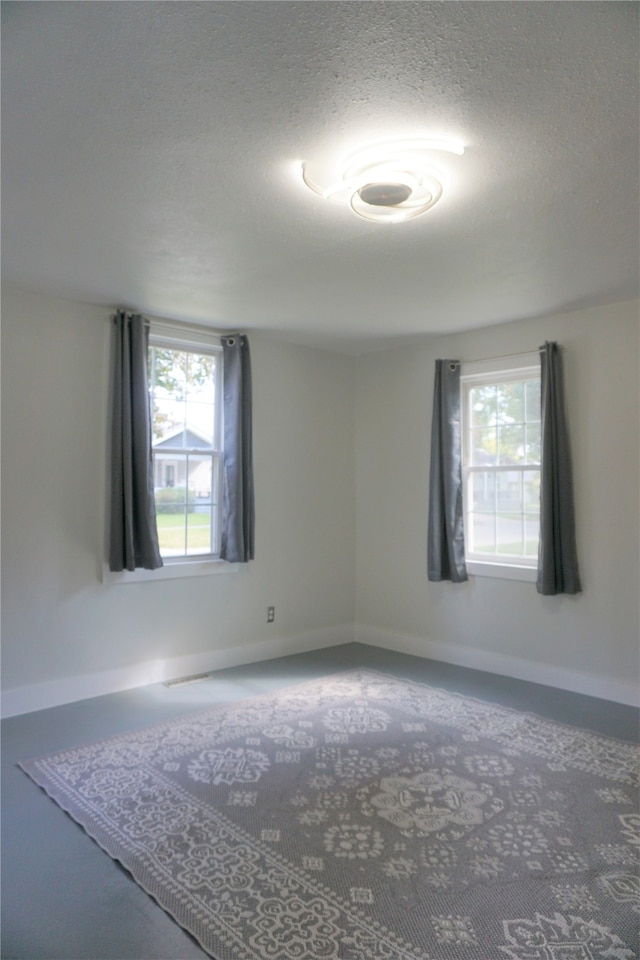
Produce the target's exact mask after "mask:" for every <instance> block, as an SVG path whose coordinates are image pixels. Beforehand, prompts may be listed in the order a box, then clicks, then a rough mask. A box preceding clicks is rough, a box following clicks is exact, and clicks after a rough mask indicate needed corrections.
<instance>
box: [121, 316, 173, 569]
mask: <svg viewBox="0 0 640 960" xmlns="http://www.w3.org/2000/svg"><path fill="white" fill-rule="evenodd" d="M112 333H113V341H112V344H113V354H112V377H113V380H112V402H111V416H112V421H111V491H110V497H111V510H110V522H109V523H110V525H109V569H110V570H113V571H122V570H135V569H136V567H142V568H144V569H147V570H156V569H157V568H158V567H161V566H162V557H161V556H160V549H159V546H158V534H157V529H156V508H155V499H154V492H153V464H152V457H151V437H152V421H151V407H150V402H149V388H148V380H147V351H148V345H149V322H148V321H147V320H145V318H144V317H141V316H140V315H139V314H131V313H125V312H124V311H123V310H119V311H118V312H117V313H116V314H115V316H114V317H113V331H112Z"/></svg>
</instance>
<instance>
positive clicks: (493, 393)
mask: <svg viewBox="0 0 640 960" xmlns="http://www.w3.org/2000/svg"><path fill="white" fill-rule="evenodd" d="M497 393H498V391H497V387H496V386H495V385H494V384H487V385H486V386H482V387H473V389H471V390H470V391H469V405H470V409H471V426H472V427H486V426H488V425H490V424H494V423H495V422H496V397H497Z"/></svg>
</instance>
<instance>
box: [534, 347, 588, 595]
mask: <svg viewBox="0 0 640 960" xmlns="http://www.w3.org/2000/svg"><path fill="white" fill-rule="evenodd" d="M540 373H541V413H542V468H541V477H540V541H539V545H538V578H537V590H538V593H541V594H544V595H547V596H553V595H555V594H558V593H568V594H575V593H580V591H581V590H582V586H581V583H580V573H579V570H578V555H577V550H576V525H575V510H574V500H573V470H572V463H571V450H570V445H569V431H568V427H567V420H566V415H565V397H564V376H563V369H562V354H561V352H560V347H559V345H558V344H557V343H552V342H549V341H547V342H546V343H545V344H544V345H543V346H542V347H540Z"/></svg>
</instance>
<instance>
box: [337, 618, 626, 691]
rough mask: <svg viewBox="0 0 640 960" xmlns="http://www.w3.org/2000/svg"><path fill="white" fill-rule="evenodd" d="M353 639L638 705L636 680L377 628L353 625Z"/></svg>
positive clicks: (517, 678) (388, 648) (473, 668)
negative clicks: (566, 667)
mask: <svg viewBox="0 0 640 960" xmlns="http://www.w3.org/2000/svg"><path fill="white" fill-rule="evenodd" d="M355 638H356V641H357V642H358V643H364V644H369V645H370V646H372V647H383V648H384V649H385V650H395V651H397V652H398V653H409V654H412V655H413V656H416V657H426V658H427V659H429V660H441V661H443V662H444V663H452V664H456V666H460V667H470V668H471V669H472V670H486V671H487V672H488V673H497V674H499V675H500V676H506V677H513V678H514V679H515V680H528V681H529V682H530V683H540V684H543V685H544V686H547V687H557V688H559V689H561V690H570V691H572V692H573V693H584V694H586V695H587V696H590V697H599V698H600V699H602V700H613V701H614V702H615V703H624V704H627V705H629V706H632V707H638V706H640V691H639V689H638V684H637V683H628V682H626V681H624V680H615V679H613V678H611V677H595V676H593V674H587V673H580V672H579V671H577V670H567V669H565V668H562V667H554V666H551V665H550V664H546V663H536V662H535V661H532V660H523V659H521V658H519V657H510V656H507V655H505V654H500V653H490V652H488V651H483V650H472V649H470V648H469V647H462V646H460V645H458V644H452V643H448V642H447V643H436V642H434V641H431V640H427V639H425V638H424V637H419V636H415V635H412V634H403V633H395V632H394V631H393V630H384V629H380V628H378V627H368V626H365V625H362V624H358V625H356V628H355Z"/></svg>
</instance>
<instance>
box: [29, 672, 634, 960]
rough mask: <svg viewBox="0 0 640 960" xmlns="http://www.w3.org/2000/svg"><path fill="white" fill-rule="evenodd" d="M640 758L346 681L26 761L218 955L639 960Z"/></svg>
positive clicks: (559, 731)
mask: <svg viewBox="0 0 640 960" xmlns="http://www.w3.org/2000/svg"><path fill="white" fill-rule="evenodd" d="M639 758H640V751H639V749H638V747H636V746H635V745H633V744H631V743H627V742H623V741H618V740H614V739H611V738H608V737H605V736H601V735H598V734H595V733H589V732H585V731H584V730H580V729H574V728H572V727H568V726H564V725H562V724H558V723H555V722H550V721H548V720H544V719H541V718H539V717H536V716H532V715H528V714H521V713H518V712H515V711H513V710H509V709H505V708H503V707H500V706H496V705H492V704H487V703H484V702H481V701H478V700H475V699H470V698H467V697H462V696H458V695H455V694H452V693H448V692H445V691H443V690H439V689H434V688H431V687H428V686H425V685H423V684H420V683H413V682H409V681H406V680H400V679H397V678H395V677H392V676H387V675H384V674H379V673H376V672H374V671H368V670H367V671H364V670H363V671H359V670H358V671H349V672H345V673H342V674H338V675H336V676H331V677H328V678H325V679H322V680H317V681H313V682H310V683H304V684H300V685H298V686H295V687H290V688H288V689H286V690H284V691H283V692H279V693H276V694H273V695H266V696H262V697H259V698H256V699H253V700H249V701H247V700H245V701H242V702H239V703H236V704H231V705H225V706H223V707H217V708H213V709H209V710H206V711H204V712H198V713H196V714H191V715H189V716H186V717H182V718H180V719H176V720H171V721H169V722H166V723H162V724H159V725H156V726H153V727H150V728H148V729H144V730H140V731H136V732H133V733H128V734H125V735H123V736H118V737H114V738H112V739H109V740H106V741H103V742H100V743H95V744H91V745H89V746H86V747H82V748H80V749H74V750H68V751H65V752H62V753H58V754H56V755H55V756H50V757H46V758H44V759H39V760H34V761H29V762H26V763H24V764H22V765H21V766H22V768H23V769H24V770H25V771H26V772H27V773H28V774H29V775H30V776H31V777H32V778H33V779H34V780H35V781H36V783H38V784H39V785H40V786H41V787H43V788H44V789H45V790H46V791H47V793H48V794H49V795H50V796H51V797H52V798H53V799H54V800H55V801H56V802H57V803H58V804H59V805H60V806H61V807H63V808H64V809H65V810H66V811H67V812H68V813H69V814H70V815H71V816H72V817H73V818H74V819H75V820H76V821H77V822H78V823H79V824H81V825H82V826H83V827H84V829H85V830H86V831H87V833H88V834H89V835H90V836H91V837H93V838H94V839H95V840H96V841H97V842H98V843H99V844H100V846H101V847H103V849H104V850H105V851H106V852H107V853H108V854H109V855H110V856H111V857H113V858H115V859H117V860H118V861H120V862H121V863H122V864H123V865H124V866H125V867H126V868H127V869H128V870H129V871H130V873H131V875H132V876H133V878H134V879H135V880H136V882H137V883H138V884H139V885H140V886H141V887H143V888H144V890H146V891H147V892H148V893H149V894H150V895H151V896H152V897H154V898H155V899H156V900H157V902H158V903H159V904H160V905H161V906H162V907H163V908H164V909H165V910H166V911H167V912H168V913H169V914H170V915H171V916H172V917H173V918H174V919H175V920H176V921H177V922H178V923H179V924H181V925H182V926H183V927H184V928H185V929H186V930H188V931H189V932H190V933H191V934H192V935H193V936H194V937H195V938H196V939H197V940H198V942H199V943H200V944H201V946H202V947H203V949H204V950H205V951H206V952H207V953H209V954H210V955H211V956H212V957H215V958H216V960H328V958H344V960H494V958H495V960H498V958H500V960H596V958H597V960H600V958H606V960H609V958H611V960H633V958H637V957H638V956H639V955H640V950H639V944H638V939H639V938H638V926H639V916H640V897H639V886H640V883H639V879H638V872H637V865H638V852H639V845H640V814H639V813H638V797H637V786H638V776H637V774H638V761H639Z"/></svg>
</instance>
